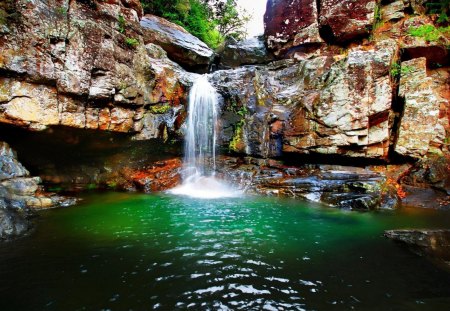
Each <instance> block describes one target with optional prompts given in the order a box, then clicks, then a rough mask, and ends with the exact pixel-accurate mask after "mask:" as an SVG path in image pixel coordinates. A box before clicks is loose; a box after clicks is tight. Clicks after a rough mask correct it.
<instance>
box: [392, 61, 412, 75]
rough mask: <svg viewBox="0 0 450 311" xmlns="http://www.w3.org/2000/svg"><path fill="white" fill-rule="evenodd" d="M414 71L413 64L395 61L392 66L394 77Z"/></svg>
mask: <svg viewBox="0 0 450 311" xmlns="http://www.w3.org/2000/svg"><path fill="white" fill-rule="evenodd" d="M413 71H414V67H413V66H408V65H404V66H402V65H401V64H400V63H393V64H392V66H391V76H392V77H393V78H398V77H399V76H400V74H401V75H406V74H409V73H411V72H413Z"/></svg>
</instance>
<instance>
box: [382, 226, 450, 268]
mask: <svg viewBox="0 0 450 311" xmlns="http://www.w3.org/2000/svg"><path fill="white" fill-rule="evenodd" d="M384 235H385V236H386V237H387V238H389V239H392V240H394V241H396V242H400V243H403V244H405V245H406V246H408V248H409V249H410V250H412V251H413V252H414V253H416V254H418V255H420V256H426V257H428V258H430V259H431V260H432V261H434V262H435V263H437V264H439V265H440V266H441V267H444V268H446V269H447V270H449V269H450V230H429V229H415V230H408V229H404V230H388V231H385V233H384Z"/></svg>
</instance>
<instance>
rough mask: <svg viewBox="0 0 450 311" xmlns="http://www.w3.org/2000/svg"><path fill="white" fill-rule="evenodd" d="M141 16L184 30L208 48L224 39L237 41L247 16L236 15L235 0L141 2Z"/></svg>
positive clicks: (144, 0)
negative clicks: (156, 17)
mask: <svg viewBox="0 0 450 311" xmlns="http://www.w3.org/2000/svg"><path fill="white" fill-rule="evenodd" d="M141 3H142V5H143V7H144V11H145V13H150V14H154V15H157V16H161V17H164V18H166V19H167V20H169V21H171V22H173V23H175V24H178V25H180V26H182V27H184V28H185V29H186V30H187V31H189V32H190V33H191V34H193V35H194V36H196V37H198V38H199V39H200V40H202V41H203V42H205V43H206V44H207V45H208V46H210V47H211V48H216V47H218V46H219V45H220V44H221V43H222V42H224V40H225V39H226V38H227V37H234V38H237V39H241V38H243V37H244V35H245V31H244V30H243V29H244V25H245V23H246V22H247V21H248V19H249V17H248V16H247V15H246V13H244V14H240V13H239V12H238V11H237V9H236V7H237V5H236V0H141Z"/></svg>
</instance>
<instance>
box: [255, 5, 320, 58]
mask: <svg viewBox="0 0 450 311" xmlns="http://www.w3.org/2000/svg"><path fill="white" fill-rule="evenodd" d="M317 3H318V2H317V1H315V0H294V1H288V0H269V1H268V2H267V10H266V13H265V15H264V26H265V27H264V28H265V31H264V35H265V38H266V42H267V46H268V47H269V49H270V50H271V51H273V52H274V54H275V55H277V56H279V57H282V56H283V55H284V54H285V53H286V52H287V51H288V50H289V49H290V48H292V47H296V46H299V45H304V44H316V43H322V42H323V40H322V38H321V37H320V34H319V24H318V10H317V9H318V8H317Z"/></svg>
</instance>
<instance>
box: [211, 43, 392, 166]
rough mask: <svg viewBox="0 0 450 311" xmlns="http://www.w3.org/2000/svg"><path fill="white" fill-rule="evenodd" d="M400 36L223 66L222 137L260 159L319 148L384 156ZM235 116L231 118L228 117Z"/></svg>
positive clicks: (218, 81) (217, 77)
mask: <svg viewBox="0 0 450 311" xmlns="http://www.w3.org/2000/svg"><path fill="white" fill-rule="evenodd" d="M396 55H397V45H396V43H395V41H392V40H387V41H383V42H379V43H377V44H376V45H375V46H372V47H370V48H365V49H362V48H354V49H351V50H350V51H349V52H348V57H347V58H345V59H339V58H333V57H327V56H323V57H317V58H314V59H312V60H304V61H300V62H292V61H283V62H280V63H278V64H273V65H272V66H267V67H251V68H246V69H239V70H235V71H232V72H231V71H219V72H217V73H215V74H214V75H213V76H212V80H213V82H214V83H215V85H216V87H217V88H218V90H219V92H220V93H221V94H222V95H223V98H224V105H225V109H224V110H225V112H224V115H223V119H224V124H223V128H224V130H223V135H222V137H223V140H224V142H225V143H226V144H228V145H229V148H230V150H231V151H233V152H237V153H241V154H247V155H252V156H258V157H271V156H279V155H281V154H282V153H302V154H309V153H319V154H339V155H346V156H350V157H353V156H359V157H367V158H385V157H386V156H387V153H388V149H389V139H390V129H391V127H392V119H391V115H392V113H393V112H392V109H391V102H392V92H393V90H392V84H391V82H390V76H389V69H390V64H391V62H392V61H393V59H394V58H395V57H396ZM227 121H228V122H227Z"/></svg>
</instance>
